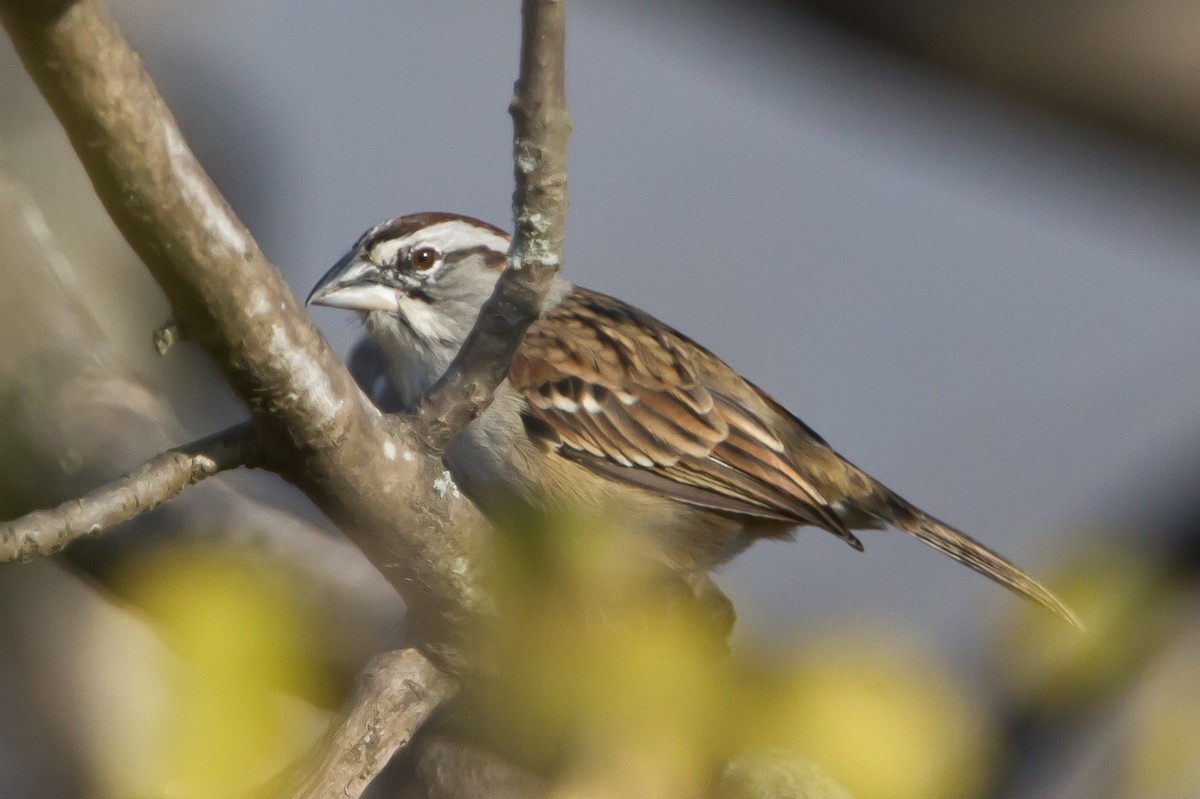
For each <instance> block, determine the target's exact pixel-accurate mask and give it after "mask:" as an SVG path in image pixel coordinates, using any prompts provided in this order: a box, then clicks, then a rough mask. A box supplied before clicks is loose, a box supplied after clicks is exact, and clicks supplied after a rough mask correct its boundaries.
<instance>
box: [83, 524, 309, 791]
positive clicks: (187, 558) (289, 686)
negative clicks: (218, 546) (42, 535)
mask: <svg viewBox="0 0 1200 799" xmlns="http://www.w3.org/2000/svg"><path fill="white" fill-rule="evenodd" d="M123 580H124V582H125V584H126V585H127V586H128V589H129V595H130V596H131V598H132V599H133V601H134V603H135V604H136V605H137V606H138V607H140V608H142V609H143V610H144V611H145V612H147V613H148V614H149V615H150V616H151V617H152V619H153V620H154V622H156V627H157V629H158V631H159V632H160V634H161V636H162V638H163V639H164V640H165V641H166V642H167V643H168V645H169V647H170V653H168V654H167V656H165V657H164V656H158V657H154V656H149V657H145V658H143V659H142V661H141V662H140V663H137V664H136V665H135V666H134V668H138V669H140V670H141V673H142V679H143V681H144V682H145V686H144V687H145V691H144V692H143V694H144V696H143V698H145V697H151V698H153V700H154V701H155V702H156V704H155V705H154V706H152V707H150V708H149V710H148V712H141V713H132V714H130V716H129V717H127V718H113V719H112V720H111V729H110V730H108V731H107V732H106V740H105V741H102V742H101V745H102V746H103V747H104V748H105V750H106V751H107V752H108V753H109V756H108V757H104V756H103V755H102V756H101V758H100V760H101V766H100V768H99V769H98V770H99V772H100V773H99V774H98V782H99V785H98V790H99V791H100V792H101V793H103V795H107V796H110V797H114V799H116V797H121V799H128V798H129V797H137V796H143V795H145V796H171V797H181V798H186V799H191V797H195V798H196V799H223V797H234V796H242V795H246V794H247V793H248V792H250V791H251V790H252V789H253V788H254V787H255V786H257V785H258V784H260V783H262V782H264V781H265V780H267V779H268V778H270V777H271V776H272V775H273V774H275V773H276V772H277V771H279V770H280V769H281V768H282V767H284V766H285V765H286V764H287V763H288V762H290V761H291V760H292V759H293V758H295V757H296V756H297V755H299V754H300V753H301V752H302V751H303V749H304V747H306V746H307V745H309V744H310V743H311V742H312V740H313V739H314V737H315V736H316V735H317V734H319V732H320V729H321V727H322V726H323V724H324V722H325V721H326V719H327V717H328V716H327V714H326V713H325V712H323V711H320V710H317V709H316V708H313V707H312V706H311V705H308V704H306V703H303V702H300V701H298V700H296V699H295V698H294V696H289V695H288V692H291V693H292V694H295V693H303V694H304V695H306V696H314V695H316V696H319V695H321V693H322V692H325V693H327V692H328V691H329V686H327V685H326V684H325V678H324V675H322V674H321V673H320V671H319V669H318V668H317V666H316V663H317V660H316V658H315V657H314V655H315V649H314V647H315V646H317V645H318V642H317V638H316V628H317V626H318V625H317V624H316V620H315V619H314V618H313V617H312V614H310V613H306V612H305V607H306V602H305V598H304V597H303V595H302V594H301V593H298V590H299V589H298V587H296V586H293V585H289V584H288V583H287V582H286V581H285V580H283V579H282V578H281V577H280V576H279V575H278V574H275V573H273V572H271V571H269V570H267V569H265V568H263V567H262V566H261V565H259V564H258V563H256V562H255V561H253V560H251V559H249V558H247V557H242V556H238V555H236V554H234V553H231V552H228V551H223V550H214V549H198V548H193V547H186V548H170V549H166V550H163V551H160V552H158V553H156V554H154V555H152V556H149V557H145V558H141V559H139V560H137V561H136V562H134V563H132V564H131V565H130V566H129V567H128V568H127V569H126V571H125V573H124V575H123ZM143 710H145V709H143Z"/></svg>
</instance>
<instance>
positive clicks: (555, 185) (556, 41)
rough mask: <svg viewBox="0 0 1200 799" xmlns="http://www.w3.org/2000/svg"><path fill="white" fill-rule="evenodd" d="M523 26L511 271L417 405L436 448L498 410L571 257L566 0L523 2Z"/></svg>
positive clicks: (515, 114)
mask: <svg viewBox="0 0 1200 799" xmlns="http://www.w3.org/2000/svg"><path fill="white" fill-rule="evenodd" d="M521 20H522V30H521V72H520V75H519V77H518V78H517V85H516V90H515V96H514V97H513V101H512V105H511V106H510V107H509V113H510V114H511V115H512V118H513V133H514V135H513V163H514V176H515V178H516V188H515V189H514V191H513V222H514V227H515V230H514V231H513V240H512V245H511V246H510V247H509V250H508V266H509V268H508V270H507V271H506V272H505V274H504V275H503V276H502V277H501V279H500V281H499V282H498V283H497V284H496V291H495V292H494V293H493V294H492V296H491V298H490V299H489V300H488V302H487V304H486V305H484V306H483V310H482V312H481V313H480V314H479V322H478V323H477V324H476V325H475V328H474V329H473V330H472V331H471V335H470V336H469V337H468V338H467V341H466V343H465V344H464V345H463V348H462V350H461V351H460V352H459V354H458V357H457V358H455V359H454V363H452V364H451V365H450V368H449V370H447V372H446V374H445V375H444V376H443V377H442V379H441V380H439V381H438V384H437V385H436V386H434V387H433V389H432V391H430V393H429V395H428V396H426V397H425V399H424V400H423V401H422V402H421V405H420V408H419V409H418V414H419V417H420V420H421V422H422V425H423V430H422V432H423V437H424V439H425V442H426V443H427V444H428V445H429V446H430V448H431V449H432V450H433V451H434V452H441V451H442V450H444V449H445V448H446V446H447V445H448V444H449V443H450V441H451V440H452V439H453V438H454V436H455V434H456V433H457V432H458V431H459V430H461V429H462V428H463V427H465V426H466V425H467V424H469V423H470V422H471V420H472V419H474V418H475V417H476V416H478V415H479V414H480V413H482V412H483V411H484V410H486V409H487V407H488V405H490V404H491V402H492V395H493V393H494V392H495V390H496V386H498V385H499V384H500V382H501V381H502V380H504V377H505V375H506V374H507V373H508V365H509V363H510V362H511V361H512V357H513V353H515V352H516V350H517V346H518V345H519V344H520V343H521V338H522V336H524V335H525V331H526V330H527V329H528V328H529V326H530V325H531V324H533V322H534V321H535V320H536V319H537V317H538V314H539V313H540V311H541V307H542V300H543V299H544V298H545V296H546V291H547V290H548V289H549V288H550V283H551V281H552V280H553V279H554V275H555V273H556V272H557V271H558V269H559V267H560V266H561V264H562V260H563V231H564V229H565V227H566V220H567V140H568V139H569V138H570V136H571V117H570V115H569V114H568V112H567V100H566V88H565V82H566V81H565V75H566V68H565V63H564V55H563V54H564V48H565V43H566V0H523V2H522V4H521Z"/></svg>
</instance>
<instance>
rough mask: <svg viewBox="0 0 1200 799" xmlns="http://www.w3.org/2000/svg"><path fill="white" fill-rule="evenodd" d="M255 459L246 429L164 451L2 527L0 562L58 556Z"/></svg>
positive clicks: (253, 448)
mask: <svg viewBox="0 0 1200 799" xmlns="http://www.w3.org/2000/svg"><path fill="white" fill-rule="evenodd" d="M256 454H257V447H256V446H255V442H254V435H253V431H252V430H251V429H250V426H249V425H246V424H242V425H237V426H236V427H231V428H229V429H228V430H223V431H221V432H220V433H216V434H214V435H211V436H208V437H206V438H202V439H200V440H199V441H195V442H193V443H191V444H186V445H184V446H182V447H178V448H176V449H173V450H169V451H167V452H163V453H161V454H159V455H156V456H155V457H154V458H152V459H151V460H150V461H148V462H147V463H145V464H143V465H142V466H140V467H138V468H137V469H135V470H134V471H132V472H130V473H128V474H126V475H125V476H123V477H121V478H120V479H118V480H115V481H113V482H112V483H109V484H108V485H106V486H103V487H101V488H98V489H96V490H95V491H92V492H91V493H89V494H87V495H86V496H83V497H80V498H79V499H73V500H70V501H68V502H64V503H62V504H61V505H59V506H58V507H57V508H54V509H52V510H39V511H34V512H33V513H29V514H26V515H25V516H22V517H21V518H19V519H15V520H14V521H11V522H5V523H3V524H0V563H8V562H10V561H14V560H31V559H33V558H36V557H40V556H45V555H53V554H54V553H55V552H59V551H60V550H62V548H63V547H65V546H66V545H67V544H69V543H71V542H72V541H74V540H75V539H77V538H82V537H84V536H88V535H95V534H96V533H99V532H102V531H104V530H107V529H108V528H110V527H114V526H116V525H118V524H120V523H121V522H126V521H129V520H130V519H132V518H133V517H134V516H137V515H138V514H141V513H145V512H146V511H149V510H153V509H154V508H156V507H158V506H159V505H161V504H162V503H164V502H166V501H167V500H168V499H170V498H171V497H173V496H175V495H176V494H178V493H179V492H180V491H182V490H183V489H185V488H187V487H188V486H191V485H195V484H196V483H199V482H200V481H201V480H204V479H207V478H209V477H212V476H213V475H214V474H218V473H220V472H223V471H225V470H226V469H234V468H237V467H238V466H246V465H248V464H249V463H250V462H251V461H252V460H253V459H254V458H255V456H256Z"/></svg>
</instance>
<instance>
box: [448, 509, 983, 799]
mask: <svg viewBox="0 0 1200 799" xmlns="http://www.w3.org/2000/svg"><path fill="white" fill-rule="evenodd" d="M501 540H502V544H501V546H500V547H499V552H498V553H497V556H496V558H495V562H496V564H497V569H496V572H495V591H496V593H497V596H498V597H500V603H501V612H500V614H499V619H500V621H499V623H498V626H497V628H496V629H494V630H491V631H490V636H489V639H488V647H487V650H488V651H491V652H497V653H499V665H498V668H497V672H498V677H497V680H498V684H497V685H496V686H493V688H492V690H487V691H484V692H482V693H483V696H484V698H483V699H481V700H480V701H479V702H478V707H477V708H476V709H475V711H476V713H477V714H478V715H477V716H476V717H472V719H471V722H470V723H469V726H470V727H471V728H472V729H473V730H475V731H476V732H478V731H480V730H483V731H486V732H485V735H486V737H487V738H488V740H489V742H490V743H491V744H492V745H494V746H499V747H500V748H501V749H502V750H503V751H506V752H507V753H508V754H510V755H512V756H516V757H518V758H521V759H524V760H525V761H526V762H534V763H537V764H539V765H543V766H544V765H546V764H555V765H561V766H562V767H563V773H562V774H561V777H560V779H561V782H560V783H559V785H560V788H561V790H560V793H559V794H558V795H561V796H588V797H624V798H626V799H637V797H647V799H649V797H665V796H670V797H701V796H710V795H712V789H713V786H714V785H715V784H716V782H717V780H718V779H719V777H720V774H721V770H722V769H723V768H724V767H725V764H727V763H729V762H730V761H733V760H735V759H737V758H738V757H739V756H741V755H743V754H744V753H746V752H752V751H765V750H773V748H776V747H784V748H785V749H786V750H787V751H790V752H793V753H795V754H796V755H797V756H799V757H802V758H808V759H811V760H813V761H815V762H816V763H817V764H818V765H819V766H822V767H824V768H825V769H827V770H828V771H829V772H830V773H831V774H832V775H833V777H834V778H836V779H837V780H839V781H840V782H842V783H843V784H844V785H845V786H846V787H847V788H849V789H850V792H851V793H852V794H854V795H855V796H857V797H858V799H942V798H943V797H944V798H945V799H951V798H953V799H965V798H966V797H970V796H972V795H975V794H977V793H978V791H979V789H980V786H981V785H982V783H983V780H984V778H985V776H986V773H987V768H988V755H989V751H990V749H989V747H990V745H991V741H992V739H991V731H990V729H989V727H988V725H987V722H986V720H985V718H984V716H983V715H982V714H981V712H980V709H979V708H978V707H976V706H975V705H974V704H973V703H972V702H971V701H970V700H969V699H968V690H967V688H966V687H964V686H963V685H961V684H959V683H957V682H956V681H955V680H954V679H952V678H951V677H950V676H949V675H948V674H947V672H946V669H945V667H944V666H943V665H942V664H941V663H939V662H938V661H937V659H936V658H934V657H933V656H932V655H931V654H929V653H928V652H927V651H926V652H922V651H920V650H919V649H918V646H917V645H916V644H914V643H913V642H912V641H911V640H910V639H907V638H905V637H903V636H902V635H901V634H899V633H896V632H889V633H882V632H880V633H878V634H875V633H872V632H871V631H870V629H863V628H862V627H858V628H856V629H854V630H853V631H848V632H847V634H846V635H844V636H842V635H838V636H826V637H823V638H821V639H819V640H813V641H808V642H805V643H804V650H803V654H802V655H801V656H800V657H799V658H798V659H796V660H795V661H794V662H791V663H785V664H779V663H778V662H777V661H768V660H766V659H764V658H761V657H755V656H753V655H744V656H739V657H737V658H732V659H731V658H729V657H726V656H724V653H723V650H722V648H721V644H722V638H723V633H724V630H723V628H722V627H721V626H720V624H719V623H717V624H714V623H713V620H712V619H711V618H709V616H708V614H707V613H706V610H705V608H704V606H703V604H702V603H701V604H700V605H697V604H695V603H694V602H688V601H681V600H682V597H683V595H684V594H685V593H686V591H685V590H681V586H680V585H679V584H677V583H673V582H672V580H673V578H672V576H671V575H670V573H669V572H668V571H667V570H665V569H664V570H661V571H659V570H655V569H654V568H652V567H651V566H650V565H649V561H648V559H646V558H644V557H639V556H637V555H631V551H633V550H635V549H636V548H637V546H638V545H637V544H636V540H637V539H636V537H634V536H631V535H630V534H629V533H627V532H623V531H621V530H620V529H619V528H617V527H615V526H613V525H606V524H601V523H597V522H595V521H580V520H575V521H574V522H573V523H570V524H567V525H560V526H558V527H557V529H555V530H550V529H547V528H546V525H545V524H544V523H541V522H538V521H530V522H528V523H527V524H526V525H525V526H524V527H521V528H520V529H510V530H509V531H507V532H506V534H505V535H503V536H502V537H501ZM639 554H640V553H639ZM636 564H641V565H640V566H639V565H636ZM674 579H675V580H677V581H678V582H679V583H682V581H679V580H678V578H674ZM817 782H818V781H817V780H814V781H813V785H814V786H815V785H817ZM819 782H820V784H821V785H822V786H825V787H820V788H815V787H814V788H812V791H810V792H809V793H808V794H797V795H809V796H812V797H814V798H815V797H834V796H844V795H845V794H844V793H841V792H840V789H839V788H837V786H835V785H833V784H832V782H831V781H828V780H825V779H824V778H822V779H821V780H819Z"/></svg>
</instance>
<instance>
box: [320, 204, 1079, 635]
mask: <svg viewBox="0 0 1200 799" xmlns="http://www.w3.org/2000/svg"><path fill="white" fill-rule="evenodd" d="M509 244H510V237H509V235H508V234H507V233H506V232H505V231H504V230H502V229H500V228H498V227H496V226H493V225H491V224H488V223H486V222H483V221H480V220H478V219H474V218H471V217H468V216H464V215H460V214H453V213H442V212H424V213H418V214H411V215H406V216H400V217H396V218H394V219H389V220H387V221H385V222H382V223H380V224H378V225H375V226H374V227H372V228H370V229H369V230H367V231H366V232H365V233H363V234H362V236H360V237H359V239H358V240H357V241H356V242H355V244H354V246H353V247H351V248H350V250H349V251H348V252H347V253H346V254H345V255H344V256H343V257H342V258H341V259H340V260H339V261H338V262H337V263H336V264H335V265H334V266H333V267H332V268H331V269H330V270H329V271H328V272H327V273H326V274H325V275H324V276H323V277H322V278H321V279H320V281H318V283H317V284H316V286H315V287H314V288H313V290H312V292H311V293H310V294H309V296H308V299H307V301H306V305H321V306H327V307H332V308H340V309H346V310H351V311H355V312H358V313H359V314H360V316H361V318H362V320H363V322H364V323H365V326H366V328H367V330H368V332H369V334H370V335H371V337H372V338H373V339H374V340H375V341H376V342H377V344H378V345H379V347H380V349H381V350H382V352H383V354H384V356H385V358H386V361H387V368H388V374H389V377H390V379H391V381H392V384H393V386H394V387H395V389H396V391H397V392H398V394H399V397H400V399H401V401H402V403H403V405H405V406H407V407H415V406H416V404H417V403H418V402H419V400H420V398H421V397H422V396H423V395H424V394H425V393H426V392H427V391H428V390H429V389H430V388H431V387H432V386H433V385H434V383H435V382H436V381H437V380H438V378H439V377H441V375H442V374H444V373H445V372H446V370H447V368H448V367H449V366H450V363H451V361H452V360H453V359H454V357H455V355H456V354H457V353H458V351H459V349H461V347H462V346H463V343H464V342H465V341H466V339H467V334H468V333H469V332H470V330H471V328H472V327H473V326H474V324H475V321H476V319H477V318H478V316H479V313H480V310H481V309H482V307H483V305H484V303H485V301H486V300H487V299H488V298H489V297H490V296H491V294H492V291H493V289H494V287H495V285H496V281H497V280H498V279H499V277H500V275H501V274H502V273H503V272H504V270H505V269H506V268H507V262H508V261H507V259H508V250H509ZM443 460H444V463H445V465H446V468H447V469H448V470H449V472H450V474H451V476H452V477H453V478H454V480H455V482H456V484H457V485H458V486H459V487H460V488H461V489H462V490H463V491H464V492H465V493H466V494H467V496H468V497H469V498H470V499H471V500H472V501H473V502H475V504H477V505H478V506H479V507H480V509H481V510H482V511H483V512H484V514H485V515H488V516H491V517H493V518H496V517H500V516H502V515H503V514H504V513H505V512H506V511H507V510H509V509H511V508H513V507H524V508H532V509H537V510H541V511H545V512H550V511H553V510H554V509H557V508H564V507H574V508H584V509H592V510H594V511H596V512H608V511H610V510H613V509H615V510H616V511H617V512H619V513H620V515H621V517H622V518H623V519H625V520H628V521H629V523H631V524H634V525H636V528H637V529H638V530H639V531H645V532H646V534H647V536H648V537H649V539H650V540H651V541H652V542H653V546H654V550H655V551H656V552H657V553H660V554H661V556H662V557H664V558H667V559H668V560H669V561H670V563H671V565H672V566H673V567H675V568H678V569H681V570H690V571H693V572H704V571H710V570H713V569H716V568H718V567H720V566H721V565H723V564H725V563H726V562H727V561H729V560H730V559H731V558H733V557H734V556H736V555H737V554H739V553H740V552H741V551H743V550H744V549H746V548H747V547H748V546H749V545H750V544H752V543H753V542H754V541H757V540H760V539H779V538H787V537H790V536H791V535H792V533H793V531H794V530H795V529H796V528H799V527H805V526H809V527H816V528H820V529H822V530H826V531H828V532H830V533H832V534H834V535H835V536H838V537H839V538H841V539H842V540H843V541H845V542H846V543H847V544H849V545H850V546H851V547H853V548H854V549H856V550H860V551H861V550H862V549H863V545H862V542H861V540H860V539H859V537H858V536H857V535H856V534H855V531H861V530H871V529H883V528H886V527H889V526H890V527H893V528H895V529H898V530H901V531H903V532H905V533H908V534H910V535H912V536H914V537H916V538H917V539H919V540H921V541H922V542H924V543H925V544H928V545H929V546H931V547H933V548H934V549H936V550H938V551H940V552H942V553H943V554H945V555H948V556H949V557H951V558H953V559H954V560H956V561H959V562H960V563H963V564H965V565H966V566H968V567H970V568H971V569H974V570H975V571H976V572H979V573H981V574H983V575H985V576H987V577H989V578H991V579H992V580H994V581H996V582H997V583H999V584H1001V585H1003V586H1005V587H1006V588H1008V589H1010V590H1012V591H1014V592H1015V593H1017V594H1018V595H1021V596H1023V597H1025V598H1026V599H1029V600H1031V601H1033V602H1034V603H1036V604H1038V605H1041V606H1042V607H1044V608H1046V609H1048V610H1049V611H1051V612H1052V613H1054V614H1057V615H1058V616H1060V617H1061V618H1063V619H1065V620H1066V621H1067V622H1069V623H1070V624H1072V625H1073V626H1075V627H1077V628H1079V629H1082V624H1081V623H1080V621H1079V619H1078V617H1077V616H1076V615H1075V614H1074V612H1072V610H1071V609H1070V608H1069V607H1068V606H1067V605H1066V604H1065V603H1064V602H1063V601H1062V600H1061V599H1059V598H1058V597H1057V596H1056V595H1055V594H1054V593H1053V592H1052V591H1051V590H1050V589H1048V588H1046V587H1045V586H1044V585H1042V583H1040V582H1038V581H1037V580H1036V579H1034V578H1033V577H1031V576H1030V575H1029V574H1027V573H1026V572H1025V571H1023V570H1022V569H1021V568H1019V567H1018V566H1016V565H1014V564H1013V563H1012V562H1010V561H1009V560H1007V559H1006V558H1004V557H1002V556H1001V555H998V554H997V553H995V552H993V551H992V550H990V549H988V548H987V547H986V546H984V545H983V544H981V543H980V542H979V541H977V540H975V539H973V538H971V537H970V536H968V535H967V534H965V533H963V532H962V531H960V530H958V529H956V528H954V527H951V526H950V525H948V524H946V523H944V522H942V521H940V520H938V519H936V518H934V517H933V516H931V515H930V514H928V513H926V512H925V511H923V510H921V509H920V508H918V507H917V506H915V505H913V504H912V503H910V502H908V501H907V500H905V499H904V498H902V497H901V496H900V495H899V494H897V493H896V492H894V491H892V490H891V489H889V488H887V487H886V486H885V485H883V484H882V483H880V482H879V481H878V480H876V479H875V478H873V477H871V476H870V475H869V474H867V473H866V472H865V471H863V470H862V469H859V468H858V467H857V466H855V465H854V464H852V463H851V462H850V461H848V460H847V459H845V458H843V457H842V456H841V455H839V454H838V453H837V452H836V451H835V450H834V449H833V448H832V447H831V446H830V445H829V444H828V443H827V442H826V441H825V439H823V438H822V437H821V436H820V435H818V434H817V433H816V432H815V431H814V430H813V429H812V428H810V427H809V426H808V425H806V424H805V423H804V422H802V421H801V420H800V419H799V418H797V417H796V416H795V415H793V414H792V413H791V412H790V411H788V410H787V409H786V408H785V407H784V406H783V405H781V404H780V403H778V402H776V401H775V400H774V399H772V398H771V397H770V396H769V395H768V394H767V393H766V392H764V391H763V390H762V389H760V388H758V387H757V386H755V385H754V384H753V383H751V382H750V381H748V380H747V379H745V378H744V377H742V376H741V375H740V374H738V372H736V371H735V370H734V369H733V368H732V367H730V366H728V365H727V364H726V363H725V362H724V361H722V360H721V359H720V358H718V357H717V356H716V355H714V354H713V353H712V352H710V351H709V350H707V349H705V348H704V347H703V346H701V345H700V344H698V343H696V342H695V341H693V340H692V339H690V338H688V337H687V336H686V335H684V334H682V333H680V332H678V331H676V330H674V329H673V328H671V327H669V326H668V325H666V324H664V323H663V322H660V321H659V320H658V319H655V318H654V317H653V316H651V315H650V314H648V313H646V312H644V311H642V310H640V309H638V308H636V307H634V306H633V305H630V304H628V303H625V302H623V301H621V300H619V299H616V298H614V297H611V296H608V295H606V294H602V293H599V292H596V291H591V290H589V289H586V288H582V287H579V286H575V285H573V284H572V283H570V282H568V281H567V280H566V279H564V278H563V277H561V276H560V275H556V276H555V278H554V280H553V282H552V284H551V286H550V288H549V290H548V291H547V293H546V295H545V299H544V301H543V304H542V308H541V313H540V316H539V317H538V319H537V320H536V321H534V322H533V323H532V325H531V326H530V327H529V328H528V330H527V332H526V333H525V335H524V338H523V339H522V341H521V343H520V345H519V346H518V348H517V350H516V353H515V355H514V356H513V359H512V362H511V364H510V365H509V368H508V372H507V377H506V379H505V380H504V381H502V383H501V384H500V386H499V387H498V388H497V389H496V393H495V398H494V400H493V401H492V403H491V405H490V406H489V407H488V408H487V409H486V410H485V411H483V412H482V413H481V414H480V415H479V416H478V417H477V418H475V419H474V420H473V421H472V422H471V423H470V424H469V425H468V426H467V427H466V429H465V430H464V431H462V432H461V433H460V434H459V435H458V436H457V437H456V438H455V439H454V440H453V441H452V442H451V444H450V445H449V446H448V447H447V449H446V451H445V453H444V457H443Z"/></svg>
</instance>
